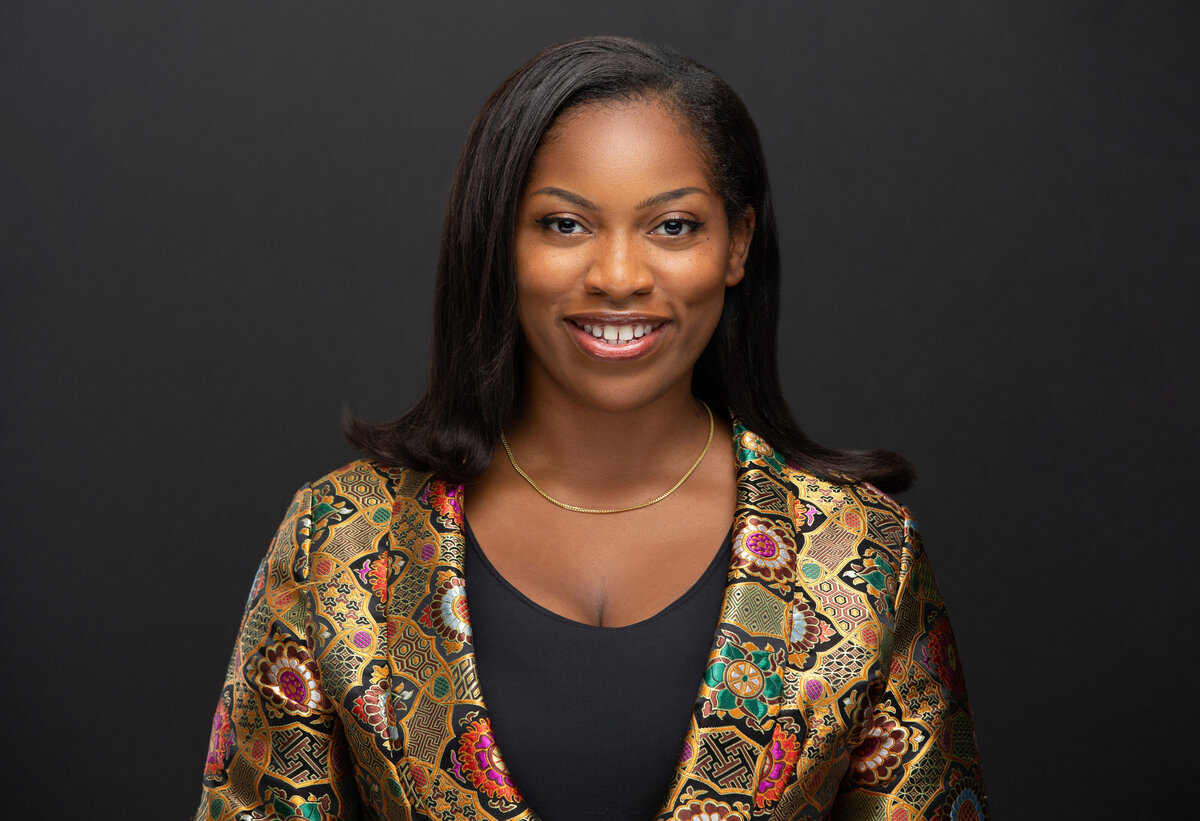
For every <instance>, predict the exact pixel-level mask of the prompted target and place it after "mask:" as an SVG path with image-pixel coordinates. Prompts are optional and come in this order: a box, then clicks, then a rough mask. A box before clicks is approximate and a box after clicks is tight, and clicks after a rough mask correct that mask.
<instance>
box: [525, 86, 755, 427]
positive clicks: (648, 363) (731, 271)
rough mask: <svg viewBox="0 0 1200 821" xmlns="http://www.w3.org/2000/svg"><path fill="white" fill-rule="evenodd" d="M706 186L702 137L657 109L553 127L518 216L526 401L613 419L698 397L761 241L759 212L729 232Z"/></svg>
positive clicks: (630, 107)
mask: <svg viewBox="0 0 1200 821" xmlns="http://www.w3.org/2000/svg"><path fill="white" fill-rule="evenodd" d="M709 177H710V174H709V169H708V164H707V163H706V161H705V160H704V157H703V156H702V155H701V152H700V150H699V149H698V147H697V146H696V144H695V142H694V140H693V139H692V138H691V137H689V136H687V135H686V134H685V133H684V132H683V130H682V129H681V127H680V125H679V124H678V121H677V117H676V116H674V115H673V114H672V113H671V112H670V110H668V109H667V108H665V107H663V106H662V105H661V104H659V103H657V102H653V101H639V102H628V103H612V104H597V105H591V106H583V107H580V108H578V109H574V110H571V111H569V112H567V113H566V114H564V115H563V116H562V117H561V118H560V119H559V121H558V122H557V123H556V124H555V126H554V127H553V128H552V129H551V131H550V132H549V134H548V135H547V137H546V139H545V141H544V142H543V144H542V146H541V148H540V149H539V151H538V154H537V157H536V158H535V160H534V163H533V168H532V169H531V174H530V178H529V183H528V185H527V186H526V188H525V191H524V193H523V194H522V197H521V204H520V210H519V213H518V216H517V220H518V221H517V229H516V237H515V248H516V268H517V270H516V275H517V312H518V315H519V318H520V322H521V330H522V331H523V332H524V336H525V351H524V355H525V365H526V368H525V379H526V389H527V391H534V392H542V391H550V392H557V393H558V394H559V395H560V396H561V397H562V398H564V399H569V400H572V401H577V402H582V403H584V404H586V405H589V406H593V407H599V408H604V409H606V410H611V411H619V410H631V409H635V408H639V407H644V406H645V405H647V404H649V403H650V402H652V401H654V400H656V399H659V398H661V397H663V396H665V395H667V394H669V393H670V392H672V391H680V392H686V393H687V394H688V395H690V390H691V374H692V367H693V366H694V365H695V363H696V360H697V359H698V358H699V357H700V354H701V352H702V351H703V350H704V346H705V345H706V344H707V343H708V340H709V338H710V337H711V336H712V334H713V331H714V329H715V328H716V326H717V322H718V320H719V319H720V316H721V307H722V305H723V303H724V297H725V289H726V288H727V287H730V286H732V285H736V284H737V283H738V282H739V281H741V279H742V276H743V273H744V264H745V259H746V252H747V249H748V247H749V243H750V237H751V235H752V233H753V213H752V212H749V213H748V214H747V217H746V219H744V220H742V221H740V223H741V224H739V225H737V226H736V227H735V230H733V231H731V230H730V225H729V223H728V221H727V219H726V215H725V207H724V203H723V202H722V200H721V197H720V196H719V195H718V194H717V192H716V190H714V188H713V186H712V183H711V182H710V180H709ZM539 398H549V397H547V396H546V395H545V394H539Z"/></svg>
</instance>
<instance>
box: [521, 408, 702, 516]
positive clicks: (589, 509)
mask: <svg viewBox="0 0 1200 821" xmlns="http://www.w3.org/2000/svg"><path fill="white" fill-rule="evenodd" d="M697 401H698V402H700V404H701V405H704V409H705V410H706V411H708V441H706V442H705V443H704V450H702V451H700V455H699V456H697V457H696V461H695V462H692V466H691V467H690V468H688V469H687V473H685V474H683V478H682V479H680V480H679V481H678V482H676V483H675V484H674V485H672V486H671V489H670V490H668V491H667V492H666V493H664V494H663V495H662V496H658V497H656V498H654V499H651V500H650V501H648V502H642V503H641V504H640V505H633V506H632V507H617V508H612V509H611V510H610V509H607V508H596V507H579V506H577V505H569V504H567V503H566V502H560V501H558V499H555V498H554V497H553V496H551V495H550V494H549V493H547V492H546V491H544V490H542V489H541V488H540V487H538V486H537V482H535V481H533V479H531V478H530V477H529V474H528V473H526V472H525V471H523V470H521V466H520V465H518V464H517V458H516V457H515V456H513V452H512V448H510V447H509V446H508V440H507V439H505V438H504V431H500V444H502V445H504V452H505V453H507V454H508V461H509V462H511V463H512V466H513V470H515V471H516V472H517V473H519V474H520V475H521V478H522V479H524V480H525V481H526V482H528V483H529V486H530V487H531V488H533V489H534V490H536V491H537V492H538V494H539V495H541V497H542V498H543V499H545V500H546V501H547V502H551V503H552V504H556V505H558V506H559V507H561V508H563V509H564V510H570V511H572V512H574V513H628V512H629V511H631V510H641V509H642V508H644V507H650V505H656V504H658V503H659V502H661V501H662V500H663V499H665V498H667V497H668V496H670V495H671V494H672V493H674V492H675V491H677V490H679V486H680V485H682V484H683V483H684V482H686V481H687V478H688V477H689V476H691V475H692V472H693V471H695V470H696V468H697V467H699V466H700V462H701V461H703V459H704V457H705V455H707V454H708V448H709V445H711V444H712V440H713V428H714V427H715V425H714V423H713V412H712V408H710V407H709V406H708V404H707V403H705V402H704V401H703V400H697Z"/></svg>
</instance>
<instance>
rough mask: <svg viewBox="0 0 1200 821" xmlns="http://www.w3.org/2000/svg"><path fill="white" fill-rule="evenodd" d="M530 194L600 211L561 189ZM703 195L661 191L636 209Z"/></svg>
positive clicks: (679, 190)
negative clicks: (688, 196) (544, 195)
mask: <svg viewBox="0 0 1200 821" xmlns="http://www.w3.org/2000/svg"><path fill="white" fill-rule="evenodd" d="M532 193H533V194H548V195H549V196H551V197H558V198H559V199H563V200H566V201H567V202H569V203H571V204H572V205H577V206H579V207H580V208H586V209H587V210H589V211H600V210H602V209H601V208H600V207H599V206H598V205H596V203H594V202H592V201H591V200H589V199H587V198H585V197H581V196H579V195H578V194H574V193H572V192H570V191H567V190H566V189H563V188H555V187H553V186H548V187H546V188H539V189H538V190H536V191H534V192H532ZM703 193H704V189H703V188H675V189H672V190H671V191H663V192H662V193H661V194H655V195H654V196H652V197H648V198H646V199H644V200H642V201H641V202H639V203H638V204H637V207H638V209H639V210H640V209H642V208H649V207H650V206H652V205H662V204H663V203H664V202H671V201H673V200H677V199H682V198H683V197H686V196H687V195H688V194H703Z"/></svg>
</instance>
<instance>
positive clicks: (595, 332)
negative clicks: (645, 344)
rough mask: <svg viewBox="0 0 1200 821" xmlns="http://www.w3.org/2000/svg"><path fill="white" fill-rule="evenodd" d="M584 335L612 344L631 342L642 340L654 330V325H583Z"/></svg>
mask: <svg viewBox="0 0 1200 821" xmlns="http://www.w3.org/2000/svg"><path fill="white" fill-rule="evenodd" d="M580 327H581V328H583V331H584V333H589V334H591V335H592V336H594V337H596V338H597V339H603V340H604V341H605V342H607V343H609V344H610V345H611V344H619V343H622V342H629V341H631V340H634V339H641V338H642V337H643V336H645V335H646V334H648V333H650V332H651V331H653V330H654V326H653V325H586V324H581V325H580Z"/></svg>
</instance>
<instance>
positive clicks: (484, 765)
mask: <svg viewBox="0 0 1200 821" xmlns="http://www.w3.org/2000/svg"><path fill="white" fill-rule="evenodd" d="M394 479H395V502H394V504H393V506H392V522H391V533H390V538H391V542H392V544H391V562H390V572H389V591H390V592H389V595H388V603H387V607H388V619H387V643H388V651H389V652H388V655H389V658H390V659H391V668H392V688H391V707H392V717H391V718H390V719H389V723H390V724H391V726H392V728H393V730H392V735H393V742H392V743H393V748H394V750H396V751H397V752H398V753H399V754H400V755H399V756H398V757H397V761H396V771H397V775H398V777H399V783H398V784H397V785H396V787H397V788H398V789H399V790H401V791H402V793H403V796H404V798H405V800H406V801H407V802H408V803H409V804H410V805H412V807H413V808H414V809H415V810H416V812H417V813H419V814H422V815H424V816H427V817H429V818H436V819H444V821H452V820H453V819H460V818H465V817H470V818H479V817H481V816H480V813H483V815H482V817H483V818H493V819H504V821H515V819H522V820H523V821H533V819H535V816H534V814H533V812H532V811H531V810H530V809H529V807H528V806H527V805H526V804H525V802H524V800H523V799H522V798H521V796H520V794H519V793H518V792H517V790H516V787H515V786H514V785H513V782H512V779H511V778H510V777H509V775H508V770H507V768H506V767H505V765H504V760H503V758H502V757H501V756H500V753H499V750H498V749H497V747H496V743H495V738H494V736H493V734H492V730H491V721H490V719H489V717H488V713H487V708H486V707H484V704H483V698H482V695H481V693H480V689H479V676H478V673H477V671H476V668H475V654H474V648H473V646H472V644H471V640H472V634H471V620H470V615H469V613H468V611H467V599H466V590H465V582H464V579H465V573H464V561H465V543H464V541H463V527H462V487H461V486H453V485H447V484H446V483H445V482H443V481H441V480H438V479H435V478H433V477H432V475H431V474H428V473H416V472H413V471H408V470H397V471H396V472H395V474H394Z"/></svg>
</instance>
